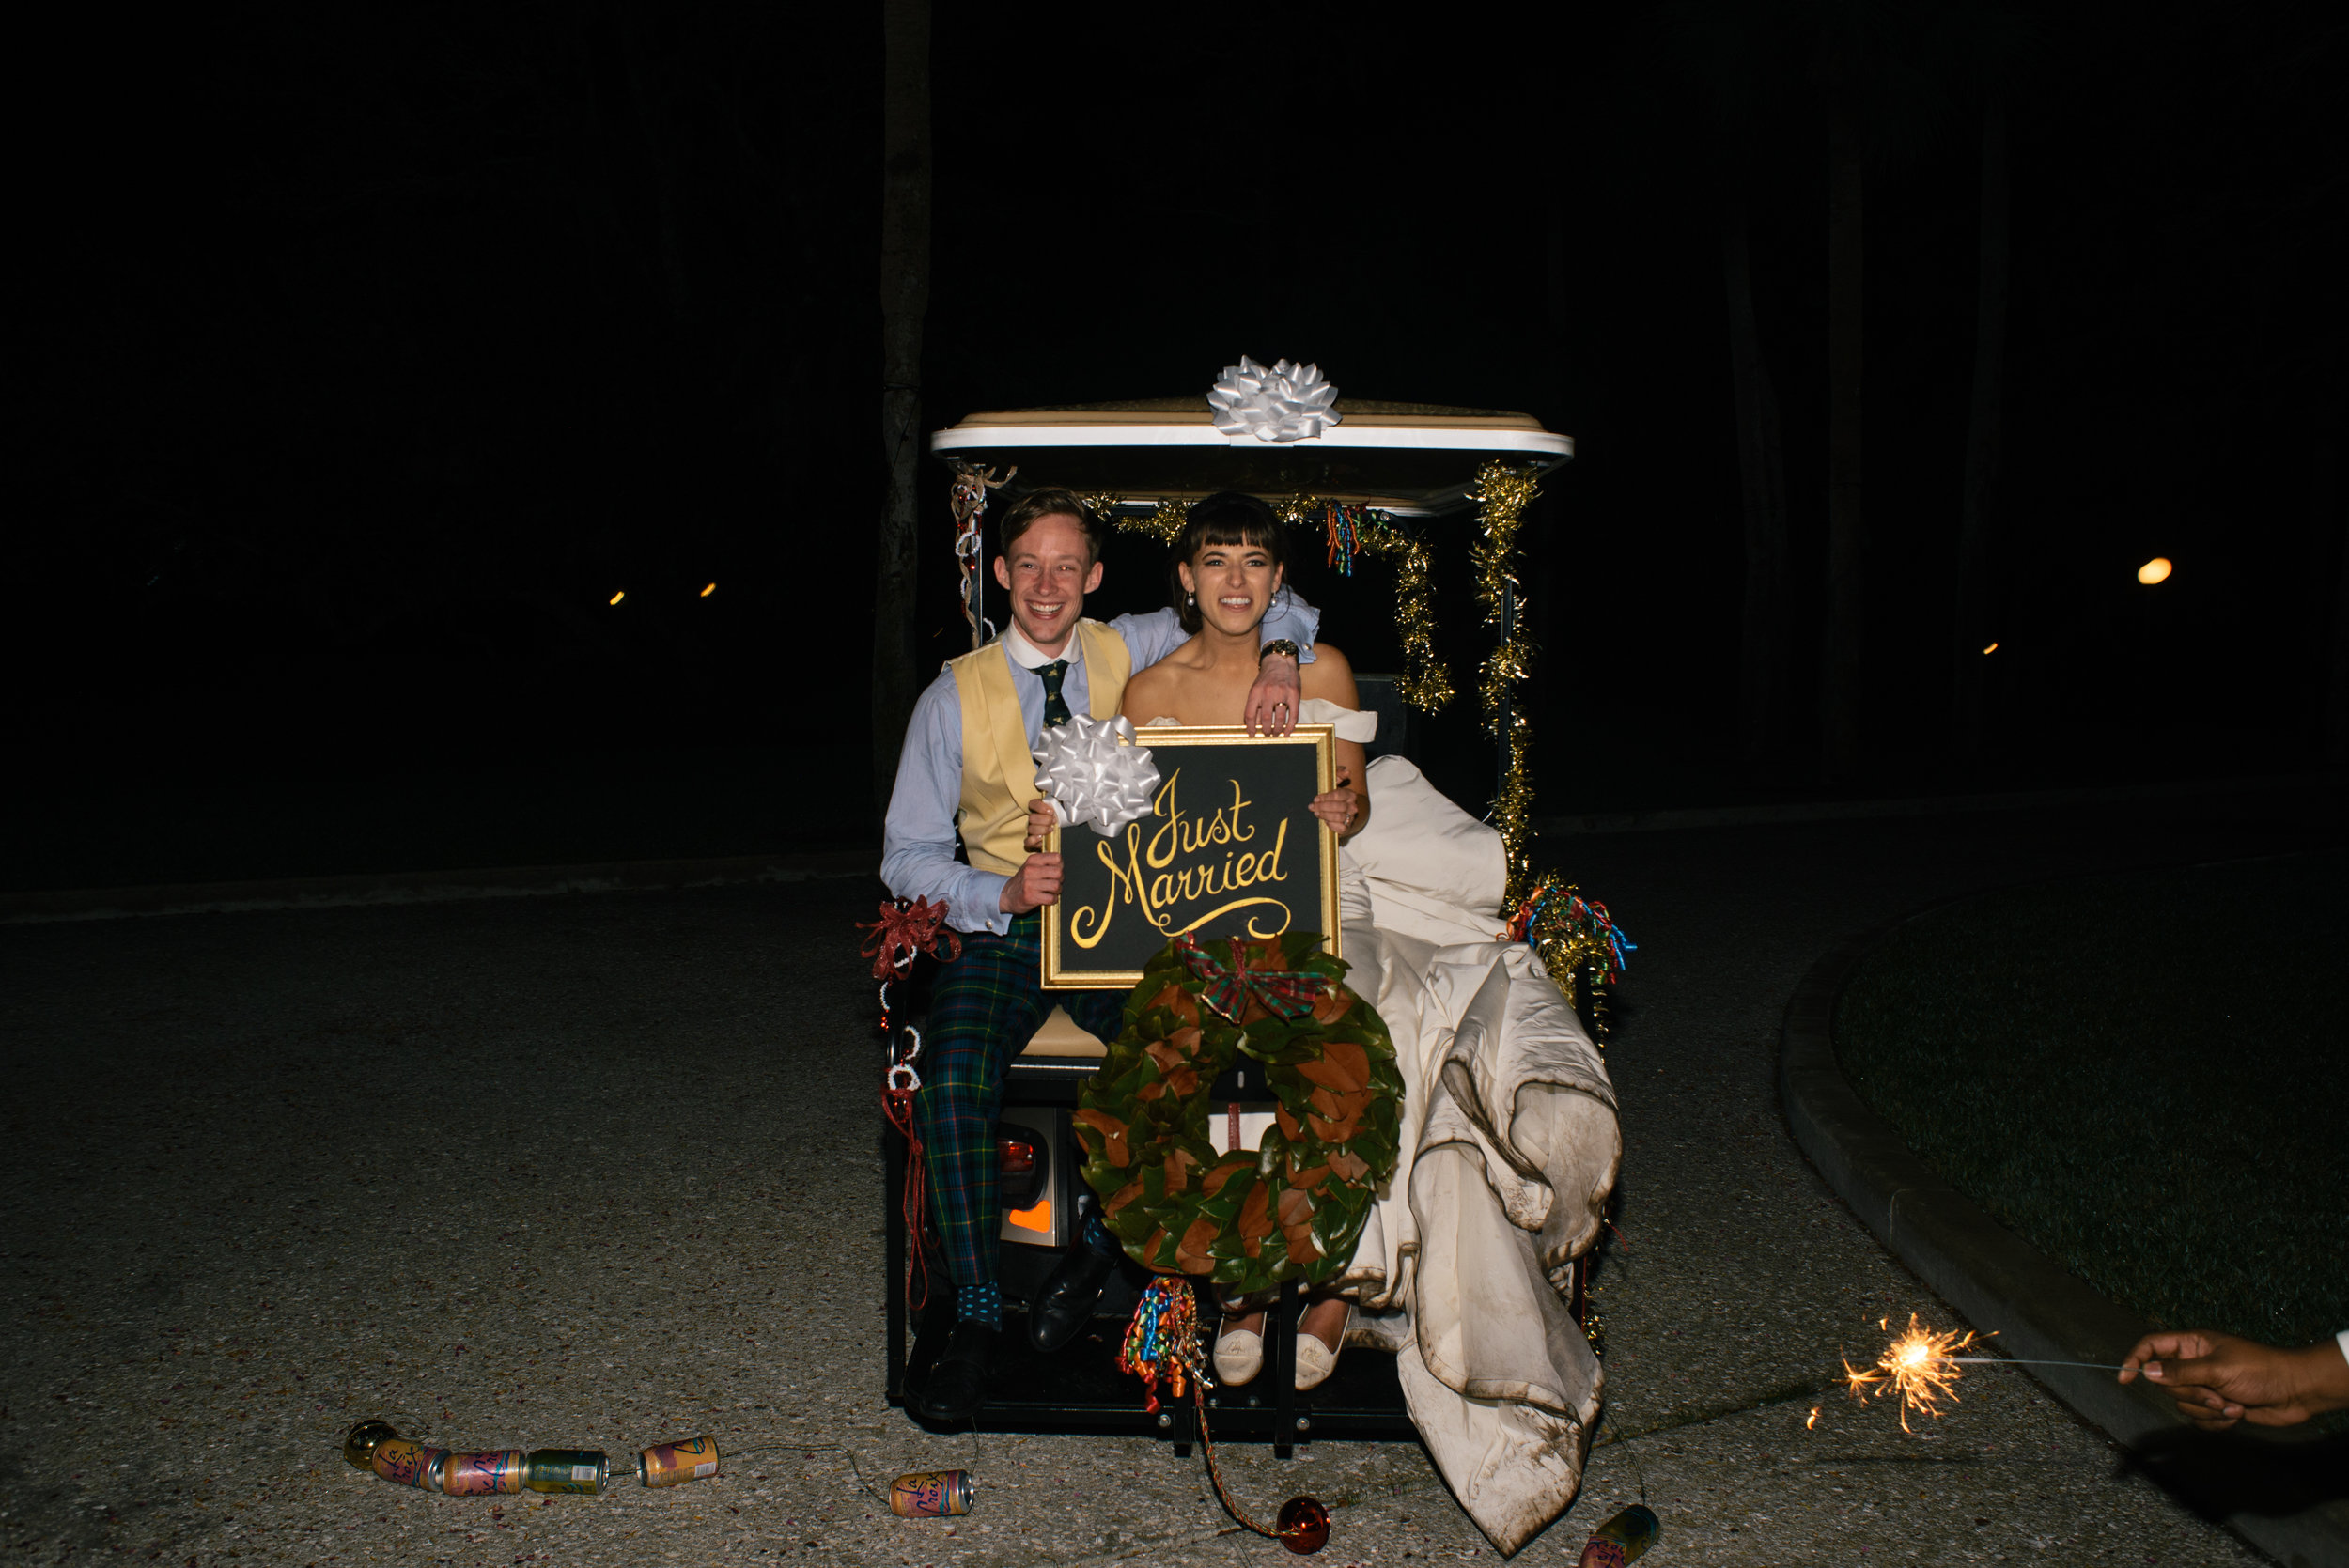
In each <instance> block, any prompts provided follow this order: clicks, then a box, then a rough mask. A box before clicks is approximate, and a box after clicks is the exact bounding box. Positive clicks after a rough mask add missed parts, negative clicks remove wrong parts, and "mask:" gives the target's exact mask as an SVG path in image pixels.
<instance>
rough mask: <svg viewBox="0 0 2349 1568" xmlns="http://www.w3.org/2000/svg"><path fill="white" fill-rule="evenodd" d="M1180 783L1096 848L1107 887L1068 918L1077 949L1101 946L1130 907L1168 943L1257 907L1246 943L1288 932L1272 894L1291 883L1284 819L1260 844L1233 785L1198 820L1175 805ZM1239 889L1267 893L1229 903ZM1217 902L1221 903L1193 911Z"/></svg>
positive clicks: (1172, 781)
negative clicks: (1227, 796)
mask: <svg viewBox="0 0 2349 1568" xmlns="http://www.w3.org/2000/svg"><path fill="white" fill-rule="evenodd" d="M1182 776H1183V774H1182V769H1181V768H1176V769H1175V771H1174V772H1173V773H1171V774H1169V775H1168V776H1167V780H1166V783H1165V784H1161V785H1159V793H1158V795H1157V796H1156V797H1155V798H1154V799H1153V800H1152V801H1151V815H1149V816H1147V817H1145V818H1143V820H1142V821H1140V822H1130V823H1128V824H1127V826H1126V834H1125V837H1124V838H1123V839H1122V840H1105V841H1103V842H1101V843H1099V844H1097V845H1096V846H1094V853H1095V854H1097V855H1098V856H1099V857H1100V858H1101V863H1102V864H1103V865H1105V866H1107V867H1108V868H1109V873H1110V886H1109V892H1108V893H1106V894H1105V895H1103V898H1102V901H1101V902H1100V903H1099V904H1098V905H1092V904H1085V905H1080V906H1078V907H1076V908H1073V909H1071V910H1070V911H1069V915H1068V935H1069V939H1071V940H1072V941H1074V942H1075V943H1076V944H1077V945H1078V946H1079V947H1097V946H1099V945H1100V942H1101V939H1102V938H1104V937H1106V936H1108V935H1109V930H1110V923H1111V921H1112V919H1113V918H1114V917H1115V916H1116V914H1117V911H1118V910H1119V909H1120V908H1125V907H1127V906H1131V907H1132V908H1136V909H1138V910H1140V911H1141V914H1142V918H1143V919H1144V920H1146V921H1148V922H1149V923H1150V924H1152V925H1153V926H1155V927H1157V928H1158V930H1159V933H1160V934H1161V935H1162V936H1167V937H1176V936H1180V935H1181V934H1182V933H1184V932H1186V931H1195V930H1197V929H1198V928H1199V927H1200V926H1202V925H1205V924H1207V922H1209V921H1211V920H1214V919H1215V918H1216V917H1218V916H1219V915H1225V914H1229V913H1231V912H1232V911H1233V910H1235V909H1246V908H1253V907H1255V906H1258V905H1265V906H1269V908H1264V909H1262V910H1260V911H1258V912H1257V913H1253V914H1251V915H1249V916H1248V917H1247V926H1248V935H1249V936H1250V937H1252V938H1258V939H1261V938H1265V937H1277V936H1279V935H1280V934H1281V933H1282V932H1283V931H1285V930H1287V929H1288V928H1289V923H1290V919H1291V916H1290V912H1289V907H1288V904H1287V902H1286V900H1284V899H1282V898H1280V897H1277V896H1274V894H1273V893H1271V892H1270V891H1269V889H1270V887H1271V884H1274V883H1277V882H1285V881H1287V880H1288V870H1287V868H1286V867H1285V866H1284V865H1283V862H1282V857H1283V853H1284V852H1285V851H1286V850H1287V848H1288V836H1289V825H1288V822H1287V820H1286V819H1285V818H1283V820H1282V821H1281V822H1280V823H1279V825H1278V826H1277V827H1276V828H1275V829H1274V830H1273V833H1272V837H1271V841H1270V843H1269V844H1265V845H1258V844H1257V843H1256V825H1255V824H1253V823H1251V822H1249V821H1248V820H1247V813H1248V807H1249V805H1250V804H1251V802H1250V801H1249V800H1246V799H1244V798H1243V797H1242V796H1241V794H1240V786H1239V781H1238V780H1237V779H1233V780H1230V781H1228V782H1229V783H1230V784H1231V786H1232V799H1231V801H1230V803H1229V804H1226V805H1222V806H1219V807H1217V808H1216V809H1215V810H1214V811H1213V812H1211V813H1209V814H1208V815H1205V816H1201V815H1198V814H1196V813H1194V812H1190V811H1186V810H1184V809H1183V808H1182V807H1181V806H1180V805H1178V804H1177V803H1176V800H1175V786H1176V784H1179V783H1180V782H1181V780H1182ZM1145 829H1146V830H1148V831H1147V835H1146V836H1145V833H1144V830H1145ZM1121 857H1122V860H1123V862H1124V863H1122V864H1121V863H1120V860H1121ZM1244 888H1263V889H1266V890H1268V891H1265V892H1262V893H1246V894H1241V895H1240V896H1237V897H1236V896H1233V895H1234V894H1240V892H1241V890H1242V889H1244ZM1217 899H1221V900H1222V902H1221V903H1216V904H1214V905H1213V906H1212V907H1211V908H1205V909H1202V908H1198V907H1199V906H1200V905H1202V904H1206V903H1208V902H1209V901H1210V900H1217Z"/></svg>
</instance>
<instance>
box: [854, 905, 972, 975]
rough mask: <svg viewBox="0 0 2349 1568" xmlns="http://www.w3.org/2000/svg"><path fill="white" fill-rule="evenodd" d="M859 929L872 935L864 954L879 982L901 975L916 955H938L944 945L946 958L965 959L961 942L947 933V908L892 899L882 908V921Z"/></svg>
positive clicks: (860, 924) (863, 924)
mask: <svg viewBox="0 0 2349 1568" xmlns="http://www.w3.org/2000/svg"><path fill="white" fill-rule="evenodd" d="M856 928H857V929H858V930H860V931H870V932H871V933H873V938H872V940H870V941H868V942H866V943H865V944H864V947H863V955H864V956H865V957H867V958H870V959H872V960H873V978H874V979H876V980H887V979H889V978H890V977H891V976H893V975H894V974H897V973H899V972H900V971H902V970H905V969H906V968H907V967H908V966H909V965H910V964H911V963H912V962H913V960H914V957H915V955H918V954H923V953H931V952H935V951H936V949H937V947H938V944H939V943H940V942H941V941H942V942H944V943H945V944H946V954H945V955H946V957H947V958H949V959H955V958H959V957H961V956H962V939H961V938H960V937H958V936H957V935H955V933H954V932H952V931H950V930H948V929H946V906H945V905H943V904H932V903H931V902H930V901H929V900H928V899H926V898H916V899H913V900H912V901H911V902H908V901H907V900H905V899H902V898H893V899H891V900H889V901H888V902H887V903H885V904H883V905H882V906H881V907H880V919H879V920H870V921H867V920H860V921H858V922H857V923H856Z"/></svg>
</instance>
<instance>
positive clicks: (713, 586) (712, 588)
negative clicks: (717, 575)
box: [700, 582, 718, 598]
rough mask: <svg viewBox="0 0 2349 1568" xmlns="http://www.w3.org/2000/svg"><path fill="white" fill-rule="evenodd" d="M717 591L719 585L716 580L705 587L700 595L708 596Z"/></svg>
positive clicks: (702, 596)
mask: <svg viewBox="0 0 2349 1568" xmlns="http://www.w3.org/2000/svg"><path fill="white" fill-rule="evenodd" d="M717 591H718V585H717V584H716V583H715V582H712V583H711V584H710V585H709V586H708V587H707V588H704V589H703V590H702V591H701V595H700V597H701V598H708V597H709V596H710V595H712V594H714V593H716V592H717Z"/></svg>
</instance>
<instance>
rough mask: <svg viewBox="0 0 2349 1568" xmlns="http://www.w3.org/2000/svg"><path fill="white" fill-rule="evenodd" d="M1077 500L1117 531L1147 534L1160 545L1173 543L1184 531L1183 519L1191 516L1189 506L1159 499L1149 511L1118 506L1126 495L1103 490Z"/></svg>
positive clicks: (1123, 503)
mask: <svg viewBox="0 0 2349 1568" xmlns="http://www.w3.org/2000/svg"><path fill="white" fill-rule="evenodd" d="M1080 499H1081V500H1082V501H1083V502H1084V504H1085V505H1086V506H1087V507H1089V508H1091V510H1092V512H1093V515H1094V516H1095V517H1097V518H1098V519H1100V520H1102V521H1103V522H1106V523H1108V524H1109V525H1110V526H1111V527H1112V528H1115V529H1116V530H1117V531H1118V532H1119V533H1121V534H1146V535H1148V536H1150V537H1151V538H1154V539H1156V540H1158V541H1159V543H1160V544H1162V545H1171V544H1173V543H1174V542H1175V536H1176V535H1178V534H1180V533H1181V532H1182V531H1183V522H1184V520H1186V519H1187V518H1189V517H1190V508H1189V507H1188V506H1185V505H1183V504H1182V503H1181V502H1179V501H1172V500H1169V501H1161V502H1159V504H1158V505H1157V506H1156V507H1154V508H1153V509H1152V510H1150V511H1148V512H1146V513H1139V514H1137V513H1131V512H1124V511H1120V510H1119V509H1118V508H1120V507H1122V506H1124V505H1126V498H1125V497H1124V496H1122V495H1111V494H1109V493H1108V492H1106V491H1103V492H1100V493H1098V494H1094V495H1088V496H1083V497H1081V498H1080Z"/></svg>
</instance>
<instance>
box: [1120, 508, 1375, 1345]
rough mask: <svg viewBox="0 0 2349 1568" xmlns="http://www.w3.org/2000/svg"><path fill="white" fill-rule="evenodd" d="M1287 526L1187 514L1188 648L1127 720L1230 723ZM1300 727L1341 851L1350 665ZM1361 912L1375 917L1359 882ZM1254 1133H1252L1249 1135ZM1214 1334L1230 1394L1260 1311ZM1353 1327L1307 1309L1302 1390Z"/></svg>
mask: <svg viewBox="0 0 2349 1568" xmlns="http://www.w3.org/2000/svg"><path fill="white" fill-rule="evenodd" d="M1287 564H1288V563H1287V559H1286V552H1285V550H1284V541H1283V529H1282V527H1281V524H1280V520H1278V519H1276V518H1275V517H1274V516H1273V515H1272V508H1271V507H1269V506H1268V505H1265V504H1264V503H1263V502H1261V501H1259V500H1257V499H1256V498H1255V497H1254V496H1252V495H1243V494H1240V493H1238V492H1237V491H1227V492H1225V493H1223V494H1221V495H1212V496H1209V497H1207V498H1206V500H1205V501H1202V502H1200V503H1199V504H1198V505H1195V506H1193V507H1192V508H1191V510H1190V520H1189V522H1188V523H1186V524H1185V526H1184V528H1183V532H1182V533H1181V535H1180V536H1178V537H1177V538H1176V539H1175V566H1174V579H1175V582H1174V586H1175V613H1176V614H1177V615H1178V616H1180V617H1181V620H1182V625H1183V629H1184V630H1185V631H1188V632H1190V634H1191V635H1190V641H1189V642H1188V643H1184V644H1180V645H1179V646H1177V647H1176V648H1175V651H1174V652H1172V653H1170V654H1168V655H1167V656H1166V657H1165V658H1164V659H1162V660H1159V662H1158V663H1156V664H1153V665H1151V666H1150V667H1149V668H1148V669H1146V670H1143V671H1140V672H1138V673H1137V674H1136V675H1133V677H1132V678H1131V679H1129V680H1128V682H1127V683H1126V696H1125V706H1124V712H1125V716H1126V717H1127V718H1128V719H1130V720H1132V721H1133V722H1134V724H1135V726H1136V727H1137V728H1143V729H1147V728H1150V727H1153V726H1156V725H1163V724H1186V725H1209V724H1228V723H1231V722H1234V719H1235V717H1236V716H1237V715H1238V714H1239V713H1240V712H1241V711H1242V710H1243V709H1244V708H1245V707H1246V706H1247V699H1248V691H1249V689H1250V688H1251V687H1252V686H1253V685H1254V684H1255V682H1256V670H1257V665H1258V664H1259V662H1260V661H1261V660H1262V658H1263V649H1262V647H1261V646H1260V645H1259V644H1260V643H1261V641H1262V640H1261V638H1260V637H1259V635H1258V633H1257V625H1258V623H1259V622H1261V621H1262V620H1263V619H1264V618H1265V613H1266V612H1267V611H1268V609H1270V608H1271V604H1272V596H1273V594H1274V593H1275V592H1276V591H1277V590H1278V589H1279V588H1280V586H1281V579H1282V577H1283V573H1284V572H1285V570H1286V568H1287ZM1298 681H1299V688H1300V690H1299V712H1298V713H1297V715H1296V722H1298V723H1300V724H1333V725H1335V726H1336V730H1337V743H1336V744H1337V756H1336V763H1337V767H1336V769H1335V771H1336V775H1337V781H1338V784H1337V787H1336V788H1335V789H1332V790H1329V791H1327V792H1325V793H1323V794H1321V795H1317V796H1315V798H1314V801H1313V812H1314V815H1315V816H1317V817H1319V818H1321V820H1322V821H1323V822H1325V823H1326V824H1328V825H1329V828H1330V831H1331V832H1334V833H1336V834H1337V835H1338V842H1339V844H1340V845H1341V846H1343V845H1344V844H1345V843H1346V841H1347V840H1348V839H1350V838H1352V837H1353V836H1354V835H1355V834H1356V833H1357V832H1359V831H1361V828H1362V826H1363V824H1364V823H1365V822H1366V821H1367V820H1368V819H1369V815H1370V792H1369V790H1368V788H1367V787H1366V786H1365V784H1363V782H1362V781H1363V780H1364V779H1365V777H1366V776H1367V773H1368V768H1367V766H1366V763H1365V760H1364V757H1363V753H1362V743H1363V742H1364V741H1367V740H1370V739H1372V738H1374V737H1376V736H1377V730H1378V716H1377V714H1375V713H1361V712H1358V711H1356V706H1355V705H1356V704H1357V703H1358V702H1359V701H1360V700H1361V699H1360V697H1359V696H1358V695H1357V693H1356V691H1355V689H1354V670H1353V666H1351V665H1349V664H1348V663H1347V662H1346V655H1344V654H1342V653H1340V652H1339V651H1338V650H1337V649H1336V648H1334V647H1331V646H1330V644H1327V643H1315V644H1314V657H1313V659H1312V660H1309V661H1305V662H1302V663H1300V665H1299V669H1298ZM1346 867H1347V862H1346V859H1345V853H1344V850H1343V849H1341V850H1340V859H1339V862H1338V875H1339V884H1338V895H1339V897H1340V899H1341V900H1343V899H1345V898H1346V896H1347V889H1346ZM1353 886H1354V893H1355V894H1356V895H1357V899H1358V902H1359V904H1360V913H1361V915H1363V916H1365V917H1367V916H1368V914H1369V912H1370V906H1369V902H1368V900H1367V898H1366V897H1361V877H1360V876H1359V875H1357V876H1355V877H1354V878H1353ZM1250 1130H1251V1131H1254V1130H1256V1129H1253V1128H1251V1129H1250ZM1222 1305H1223V1325H1222V1327H1221V1330H1219V1332H1218V1333H1217V1335H1216V1342H1215V1371H1216V1375H1217V1376H1218V1377H1219V1378H1221V1380H1222V1381H1224V1382H1226V1383H1231V1384H1245V1383H1249V1382H1252V1381H1253V1380H1254V1379H1255V1376H1256V1374H1258V1373H1259V1372H1261V1371H1263V1370H1264V1310H1263V1307H1262V1306H1261V1305H1254V1307H1253V1310H1249V1306H1250V1305H1252V1304H1244V1303H1241V1302H1236V1301H1231V1300H1226V1301H1224V1302H1223V1303H1222ZM1346 1326H1347V1302H1346V1297H1345V1296H1343V1295H1341V1294H1340V1293H1339V1292H1337V1291H1334V1290H1332V1291H1324V1292H1318V1293H1316V1294H1315V1296H1314V1298H1313V1301H1312V1304H1311V1305H1310V1306H1309V1307H1307V1309H1306V1311H1305V1313H1304V1317H1303V1320H1302V1321H1301V1322H1300V1323H1299V1332H1298V1336H1297V1386H1298V1387H1299V1389H1313V1388H1318V1387H1319V1386H1320V1385H1321V1383H1322V1382H1323V1381H1324V1380H1325V1379H1327V1378H1328V1377H1329V1375H1330V1372H1331V1371H1332V1370H1333V1369H1334V1368H1335V1367H1336V1365H1337V1358H1338V1351H1339V1349H1340V1347H1341V1345H1342V1343H1343V1341H1344V1339H1345V1335H1346Z"/></svg>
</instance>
